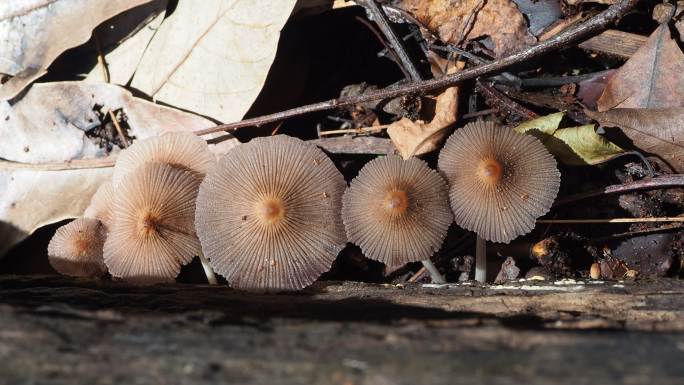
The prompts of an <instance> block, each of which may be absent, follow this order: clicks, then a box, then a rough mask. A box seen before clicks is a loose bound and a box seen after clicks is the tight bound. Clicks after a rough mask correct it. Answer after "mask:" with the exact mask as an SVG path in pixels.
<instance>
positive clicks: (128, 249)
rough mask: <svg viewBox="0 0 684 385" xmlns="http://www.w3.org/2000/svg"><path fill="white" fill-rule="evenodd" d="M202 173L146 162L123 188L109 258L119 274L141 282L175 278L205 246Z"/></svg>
mask: <svg viewBox="0 0 684 385" xmlns="http://www.w3.org/2000/svg"><path fill="white" fill-rule="evenodd" d="M200 182H201V179H200V178H199V177H198V175H197V174H195V173H193V172H189V171H184V170H180V169H178V168H174V167H171V166H169V165H167V164H164V163H156V162H152V163H145V164H144V165H142V166H141V167H139V168H138V169H136V170H135V171H133V172H131V173H129V174H128V175H127V177H126V178H125V179H124V180H122V181H121V182H120V183H119V185H118V188H117V196H116V199H115V200H114V201H113V206H112V211H113V215H112V219H113V220H112V226H111V228H110V229H109V234H108V236H107V240H106V242H105V244H104V262H105V264H106V265H107V267H108V268H109V272H110V273H111V274H112V276H114V277H119V278H123V279H124V280H127V281H130V282H133V283H138V284H151V283H157V282H170V281H173V280H174V279H175V277H176V276H177V275H178V273H179V272H180V267H181V265H185V264H187V263H189V262H190V261H191V260H192V258H193V257H194V256H195V255H197V254H198V252H199V250H200V245H199V240H198V239H197V237H196V235H195V226H194V218H195V198H196V197H197V191H198V188H199V184H200Z"/></svg>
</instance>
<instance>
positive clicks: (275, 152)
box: [196, 135, 347, 291]
mask: <svg viewBox="0 0 684 385" xmlns="http://www.w3.org/2000/svg"><path fill="white" fill-rule="evenodd" d="M345 187H346V183H345V181H344V178H343V177H342V174H340V172H339V171H338V170H337V168H335V165H334V164H333V162H332V161H331V160H330V159H328V157H327V156H326V155H325V154H324V153H323V151H321V150H320V149H318V147H316V146H314V145H312V144H309V143H305V142H304V141H302V140H299V139H296V138H293V137H289V136H285V135H276V136H271V137H265V138H256V139H253V140H252V141H250V142H249V143H246V144H242V145H240V146H239V147H237V148H235V149H233V150H232V151H231V152H229V153H228V154H227V155H226V156H224V157H223V158H222V159H221V160H220V161H219V164H218V167H216V169H215V170H214V171H212V172H210V173H209V174H207V176H206V178H205V179H204V181H203V182H202V185H201V186H200V191H199V195H198V198H197V213H196V225H197V235H198V236H199V238H200V241H201V244H202V250H203V251H204V255H205V256H206V257H207V258H209V260H210V262H211V265H212V267H213V268H214V270H215V271H216V272H217V273H219V274H221V275H223V276H224V277H225V278H226V279H227V280H228V282H230V284H231V286H233V287H235V288H239V289H245V290H257V291H273V290H296V289H301V288H304V287H306V286H308V285H310V284H311V283H312V282H314V281H315V280H316V279H317V278H318V277H319V276H320V275H321V274H322V273H323V272H325V271H327V270H329V269H330V266H331V265H332V263H333V261H334V259H335V257H336V256H337V254H338V253H339V252H340V250H342V248H343V247H344V246H345V244H346V242H347V240H346V237H345V234H344V227H343V225H342V220H341V218H340V208H341V205H342V204H341V203H342V193H343V192H344V189H345Z"/></svg>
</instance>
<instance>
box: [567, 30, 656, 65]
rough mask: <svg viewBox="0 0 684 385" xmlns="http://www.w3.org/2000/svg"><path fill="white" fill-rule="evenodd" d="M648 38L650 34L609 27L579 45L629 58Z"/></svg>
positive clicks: (594, 50) (586, 48) (587, 48)
mask: <svg viewBox="0 0 684 385" xmlns="http://www.w3.org/2000/svg"><path fill="white" fill-rule="evenodd" d="M646 40H648V36H641V35H637V34H635V33H629V32H623V31H618V30H615V29H609V30H607V31H603V33H601V34H600V35H597V36H594V37H592V38H591V39H589V40H587V41H584V42H582V43H580V44H579V47H580V48H582V49H585V50H587V51H593V52H599V53H603V54H608V55H613V56H617V57H619V58H622V59H629V58H630V57H632V55H634V53H635V52H636V51H637V50H638V49H639V48H641V46H642V45H644V44H645V43H646Z"/></svg>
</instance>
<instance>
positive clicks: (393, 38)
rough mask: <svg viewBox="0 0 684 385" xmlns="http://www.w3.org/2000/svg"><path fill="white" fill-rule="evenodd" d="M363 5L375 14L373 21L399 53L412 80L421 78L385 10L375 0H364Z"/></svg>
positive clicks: (397, 53) (398, 55)
mask: <svg viewBox="0 0 684 385" xmlns="http://www.w3.org/2000/svg"><path fill="white" fill-rule="evenodd" d="M363 5H365V6H366V8H367V9H368V10H369V11H370V13H371V14H372V15H373V21H375V23H376V24H377V25H378V27H380V30H381V31H382V33H383V34H384V35H385V37H386V38H387V40H388V41H389V43H390V45H391V46H392V50H393V51H394V53H395V54H396V55H397V57H399V61H401V65H402V66H403V67H404V68H405V69H406V71H407V72H408V73H409V75H410V78H411V80H413V81H419V80H421V79H422V78H421V76H420V73H419V72H418V69H417V68H416V66H415V65H414V64H413V61H412V60H411V58H410V57H409V55H408V54H407V53H406V50H405V49H404V45H403V44H402V42H401V40H399V37H398V36H397V34H396V33H394V30H393V29H392V26H391V25H390V24H389V22H388V21H387V16H386V15H385V12H384V11H383V10H382V9H381V8H380V7H379V6H378V4H377V3H376V2H375V0H366V1H364V2H363Z"/></svg>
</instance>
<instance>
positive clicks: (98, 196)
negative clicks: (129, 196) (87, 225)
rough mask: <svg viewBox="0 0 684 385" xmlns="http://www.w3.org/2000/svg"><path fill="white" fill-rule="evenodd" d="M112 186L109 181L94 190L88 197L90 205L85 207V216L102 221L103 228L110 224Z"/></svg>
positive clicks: (112, 198) (112, 200) (112, 199)
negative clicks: (91, 195)
mask: <svg viewBox="0 0 684 385" xmlns="http://www.w3.org/2000/svg"><path fill="white" fill-rule="evenodd" d="M114 197H115V194H114V188H113V187H112V183H111V182H105V183H103V184H102V185H100V187H99V188H98V189H97V191H95V194H94V195H93V197H92V198H91V199H90V205H89V206H88V207H87V208H86V209H85V212H84V213H83V216H84V217H85V218H95V219H97V220H99V221H100V222H102V224H103V225H104V227H105V229H109V228H110V227H111V225H112V202H114Z"/></svg>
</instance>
